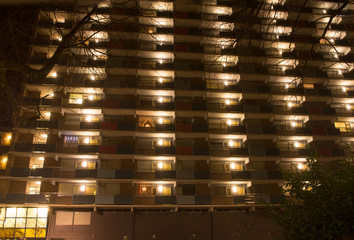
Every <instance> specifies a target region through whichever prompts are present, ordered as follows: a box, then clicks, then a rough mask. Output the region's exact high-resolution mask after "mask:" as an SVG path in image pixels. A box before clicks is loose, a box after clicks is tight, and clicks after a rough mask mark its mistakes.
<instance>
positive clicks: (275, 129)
mask: <svg viewBox="0 0 354 240" xmlns="http://www.w3.org/2000/svg"><path fill="white" fill-rule="evenodd" d="M176 121H177V123H169V124H159V123H156V124H154V125H152V126H150V125H149V126H148V127H147V126H139V124H138V123H137V122H136V121H123V120H121V121H109V122H80V124H78V127H76V128H74V129H73V128H72V126H70V125H68V126H67V125H66V124H65V122H63V124H61V125H60V127H59V121H54V120H53V121H26V122H23V123H21V124H19V125H18V127H20V128H38V129H43V128H50V129H58V128H60V129H64V130H65V129H70V130H76V129H77V130H79V129H80V130H113V131H117V130H120V131H143V132H205V133H230V134H232V133H233V134H234V133H237V134H277V135H282V134H285V135H289V134H290V135H309V136H312V135H330V136H333V135H340V134H341V132H340V130H339V129H337V128H334V127H327V128H326V127H312V128H311V127H293V128H291V129H287V130H284V127H285V126H261V125H248V126H227V127H221V126H219V127H215V126H209V125H208V123H207V122H206V121H205V122H204V123H178V118H177V119H176Z"/></svg>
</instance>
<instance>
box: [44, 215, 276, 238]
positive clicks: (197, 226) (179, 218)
mask: <svg viewBox="0 0 354 240" xmlns="http://www.w3.org/2000/svg"><path fill="white" fill-rule="evenodd" d="M51 219H52V221H51V224H50V225H49V230H48V239H58V238H59V239H61V240H62V239H65V240H90V239H92V240H123V239H124V236H127V239H128V240H151V239H154V238H153V235H155V237H156V239H158V240H234V239H235V240H236V239H237V240H246V239H247V240H252V239H255V240H258V239H261V240H277V239H282V235H281V229H280V228H279V227H278V226H276V225H275V224H274V223H273V222H272V220H271V219H270V218H269V217H268V216H266V215H265V214H264V213H261V212H249V213H246V212H212V213H209V212H206V213H129V212H128V213H122V212H103V213H99V212H92V215H91V225H90V226H56V225H55V213H54V214H52V215H51ZM124 240H125V239H124Z"/></svg>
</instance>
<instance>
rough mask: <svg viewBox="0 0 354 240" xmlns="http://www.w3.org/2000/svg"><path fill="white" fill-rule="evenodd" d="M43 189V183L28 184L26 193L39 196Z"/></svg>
mask: <svg viewBox="0 0 354 240" xmlns="http://www.w3.org/2000/svg"><path fill="white" fill-rule="evenodd" d="M40 189H41V182H40V181H37V182H32V181H31V182H27V186H26V193H27V194H39V193H40Z"/></svg>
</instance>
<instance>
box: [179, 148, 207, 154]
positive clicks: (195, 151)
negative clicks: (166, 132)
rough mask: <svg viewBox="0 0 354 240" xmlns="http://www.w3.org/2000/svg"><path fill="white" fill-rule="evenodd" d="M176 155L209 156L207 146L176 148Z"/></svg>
mask: <svg viewBox="0 0 354 240" xmlns="http://www.w3.org/2000/svg"><path fill="white" fill-rule="evenodd" d="M176 154H177V155H209V148H208V146H177V147H176Z"/></svg>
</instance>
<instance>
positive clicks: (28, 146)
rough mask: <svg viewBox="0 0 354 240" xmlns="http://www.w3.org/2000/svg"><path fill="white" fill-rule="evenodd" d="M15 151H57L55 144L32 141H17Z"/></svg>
mask: <svg viewBox="0 0 354 240" xmlns="http://www.w3.org/2000/svg"><path fill="white" fill-rule="evenodd" d="M14 151H15V152H32V151H33V152H55V151H56V145H55V144H32V143H16V144H15V146H14Z"/></svg>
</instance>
